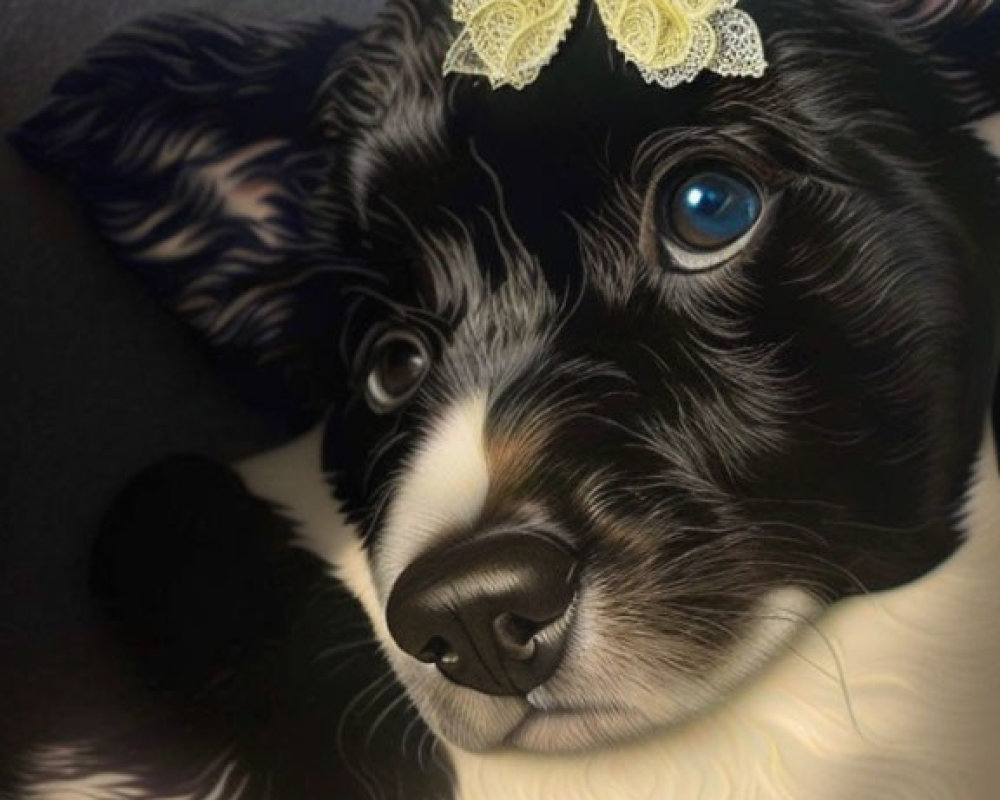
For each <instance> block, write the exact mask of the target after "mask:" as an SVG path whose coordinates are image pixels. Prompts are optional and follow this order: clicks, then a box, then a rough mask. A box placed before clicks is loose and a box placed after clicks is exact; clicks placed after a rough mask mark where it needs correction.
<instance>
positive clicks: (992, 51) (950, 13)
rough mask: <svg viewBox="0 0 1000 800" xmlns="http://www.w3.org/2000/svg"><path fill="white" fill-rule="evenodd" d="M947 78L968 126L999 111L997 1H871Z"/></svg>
mask: <svg viewBox="0 0 1000 800" xmlns="http://www.w3.org/2000/svg"><path fill="white" fill-rule="evenodd" d="M876 2H877V3H879V4H880V5H881V6H882V7H883V8H884V9H885V10H886V11H887V12H888V13H889V14H891V15H892V17H893V18H894V19H895V20H896V21H897V22H898V24H899V25H901V26H902V27H903V28H904V29H906V30H908V31H910V32H911V33H913V34H914V35H916V36H917V37H919V38H920V39H922V40H924V41H925V42H927V43H928V44H929V45H930V47H931V51H932V53H933V54H934V55H935V56H937V57H938V58H939V59H940V61H941V66H942V68H943V69H944V70H945V71H946V72H948V73H950V74H951V75H953V76H954V77H955V79H956V86H957V87H959V91H960V92H961V94H962V99H963V100H964V103H965V107H966V109H967V113H968V117H967V119H968V121H970V122H971V121H975V120H978V119H982V118H984V117H987V116H989V115H990V114H994V113H997V112H1000V2H998V0H876Z"/></svg>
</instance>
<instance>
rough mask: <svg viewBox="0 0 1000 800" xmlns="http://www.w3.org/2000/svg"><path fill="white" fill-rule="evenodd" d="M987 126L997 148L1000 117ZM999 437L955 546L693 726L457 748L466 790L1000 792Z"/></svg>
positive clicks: (637, 795) (530, 794) (915, 799)
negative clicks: (628, 737)
mask: <svg viewBox="0 0 1000 800" xmlns="http://www.w3.org/2000/svg"><path fill="white" fill-rule="evenodd" d="M978 133H979V134H980V135H981V136H982V137H983V138H984V139H986V141H987V142H988V143H989V144H990V145H991V146H992V147H993V149H994V152H997V153H998V154H1000V115H998V116H995V117H993V118H991V119H989V120H987V121H986V122H984V123H982V124H981V125H980V126H979V128H978ZM996 464H997V462H996V457H995V453H994V448H993V440H992V435H991V434H990V433H989V432H987V435H986V436H985V437H984V444H983V447H982V451H981V455H980V463H979V469H978V479H977V481H976V482H975V484H974V487H973V489H972V491H971V492H970V494H969V498H968V503H967V508H966V515H965V516H966V519H965V523H966V531H967V534H968V539H967V542H966V544H965V545H964V546H963V547H962V549H961V550H960V551H959V553H958V554H957V555H956V556H955V557H953V558H952V559H950V560H949V561H948V562H947V563H945V564H944V565H942V566H941V567H940V568H939V569H937V570H935V571H934V572H932V573H931V574H929V575H927V576H926V577H925V578H923V579H922V580H920V581H918V582H916V583H914V584H911V585H909V586H907V587H905V588H902V589H898V590H896V591H893V592H887V593H884V594H878V595H870V596H865V597H858V598H855V599H853V600H851V601H849V602H846V603H843V604H841V605H840V606H839V607H838V608H836V610H834V611H833V612H832V613H830V614H828V615H826V616H825V617H824V618H823V619H821V620H820V621H819V622H818V623H817V624H816V625H815V627H814V628H812V629H810V630H808V631H806V633H805V634H804V635H803V636H802V637H800V638H799V639H798V640H797V641H796V642H795V643H794V645H793V648H792V652H790V653H789V654H788V655H787V657H785V658H783V659H782V660H781V661H780V662H779V663H776V664H774V665H773V666H772V668H770V669H769V670H768V671H767V673H766V674H764V675H763V676H761V678H760V679H759V680H756V681H754V682H753V684H752V685H751V686H748V687H747V689H746V691H745V692H744V693H743V695H742V696H740V697H737V698H734V699H733V701H732V702H730V703H728V704H726V705H725V706H724V707H723V708H720V709H719V710H718V711H717V712H716V713H714V714H712V715H709V716H706V717H704V718H702V719H700V720H699V721H698V722H696V723H694V724H691V725H689V726H687V727H686V728H684V729H681V730H676V731H671V732H669V733H665V734H663V735H661V736H658V737H652V738H649V739H646V740H644V741H642V742H638V743H635V744H631V745H629V746H625V747H621V748H619V749H616V750H614V751H610V752H603V753H598V754H589V755H580V756H575V757H569V758H553V757H550V756H545V757H532V756H527V755H520V754H510V755H498V756H475V755H470V754H466V753H462V752H459V751H453V752H452V753H451V755H452V758H453V760H454V763H455V765H456V770H457V774H458V788H459V795H460V797H461V800H541V799H542V798H544V800H699V799H700V798H705V800H717V799H718V798H725V799H726V800H743V798H746V800H779V799H781V800H784V799H785V798H787V799H788V800H803V799H804V798H808V800H887V798H899V799H900V800H904V799H905V800H993V798H996V797H1000V476H998V473H997V466H996Z"/></svg>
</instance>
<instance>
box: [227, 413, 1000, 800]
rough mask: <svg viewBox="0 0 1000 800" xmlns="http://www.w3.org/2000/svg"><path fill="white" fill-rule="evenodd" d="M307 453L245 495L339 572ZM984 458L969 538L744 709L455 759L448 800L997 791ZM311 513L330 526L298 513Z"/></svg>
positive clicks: (993, 547)
mask: <svg viewBox="0 0 1000 800" xmlns="http://www.w3.org/2000/svg"><path fill="white" fill-rule="evenodd" d="M314 441H315V440H314ZM314 447H315V443H312V444H310V443H309V442H304V443H303V444H301V445H297V446H293V448H290V449H289V450H288V451H286V452H285V457H284V458H279V459H277V460H274V459H272V458H264V459H261V460H259V461H257V462H256V463H254V464H251V465H247V467H245V468H244V470H243V473H244V476H245V477H246V479H247V480H248V482H249V483H250V484H251V486H252V488H254V489H256V490H258V491H261V492H263V493H265V494H270V495H271V496H272V497H273V496H275V494H277V495H279V496H281V495H285V497H286V498H287V499H288V500H289V501H290V505H293V506H294V507H295V508H294V511H293V514H294V515H295V516H297V517H298V518H299V519H300V520H301V521H302V523H303V524H302V527H301V528H300V531H301V534H302V537H303V542H304V543H305V544H306V545H307V546H308V547H310V549H314V550H318V551H320V554H321V555H322V556H323V557H325V558H327V559H329V560H330V562H331V563H339V564H341V565H342V567H341V572H342V574H343V572H344V570H345V569H346V570H350V569H351V566H350V565H351V564H352V562H354V561H355V557H354V554H355V553H356V546H355V545H354V543H353V542H352V541H351V538H345V537H347V536H348V531H346V530H344V529H340V530H339V531H338V530H336V527H337V525H336V522H335V521H334V520H335V515H334V517H333V518H331V515H330V513H329V512H330V507H329V503H330V501H329V499H328V498H327V497H324V496H323V493H322V492H321V487H320V486H319V485H318V484H317V482H316V481H315V478H313V480H312V481H308V480H303V479H302V478H303V477H304V476H303V473H302V472H301V471H298V474H299V478H296V477H295V472H294V471H292V470H290V466H291V464H292V463H294V462H296V461H298V460H299V457H301V456H302V455H303V454H304V453H305V452H308V450H309V449H311V448H314ZM980 459H981V461H980V464H979V472H978V479H977V481H976V482H975V485H974V488H973V490H972V491H971V492H970V495H969V501H968V504H967V509H966V530H967V531H968V540H967V542H966V544H965V545H964V546H963V547H962V548H961V550H960V551H959V552H958V553H957V554H956V555H955V556H954V557H953V558H951V559H950V560H949V561H948V562H946V563H945V564H943V565H942V566H941V567H940V568H938V569H937V570H935V571H934V572H932V573H931V574H929V575H927V576H926V577H925V578H923V579H922V580H920V581H917V582H916V583H913V584H911V585H909V586H906V587H904V588H902V589H898V590H895V591H892V592H887V593H884V594H877V595H870V596H865V597H859V598H855V599H853V600H850V601H848V602H845V603H842V604H841V605H840V606H839V607H837V608H836V609H835V610H834V611H833V612H831V613H830V614H828V615H826V616H825V617H824V618H822V619H821V620H820V621H819V622H818V623H817V624H816V625H815V627H813V628H811V629H808V630H806V631H805V633H804V634H803V635H802V636H801V637H800V638H799V639H798V640H797V641H795V643H794V645H793V647H792V650H791V652H789V653H788V654H787V655H786V656H785V657H783V658H782V659H781V660H780V661H779V662H778V663H775V664H774V665H773V666H772V667H771V668H770V669H769V670H768V671H767V672H766V673H765V674H764V675H762V676H761V677H760V678H759V679H757V680H755V681H754V682H753V683H752V684H751V685H750V686H748V687H747V688H746V690H745V691H744V692H743V694H742V695H741V696H739V697H736V698H733V699H732V700H731V701H730V702H729V703H727V704H726V705H725V706H723V707H722V708H720V709H718V711H716V712H715V713H713V714H711V715H709V716H706V717H704V718H702V719H700V720H698V721H697V722H696V723H694V724H691V725H689V726H687V727H685V728H683V729H679V730H675V731H671V732H668V733H664V734H662V735H660V736H656V737H651V738H648V739H645V740H643V741H642V742H637V743H634V744H630V745H628V746H624V747H620V748H617V749H615V750H610V751H605V752H600V753H595V754H586V755H579V756H573V757H553V756H529V755H524V754H503V755H492V756H481V755H472V754H468V753H463V752H461V751H457V750H453V751H452V752H451V757H452V760H453V763H454V765H455V768H456V772H457V778H458V780H457V789H458V795H459V797H460V798H461V800H697V799H698V798H706V800H717V799H718V798H726V800H740V799H741V798H747V799H748V800H749V799H751V798H752V799H753V800H772V799H773V800H778V798H781V799H784V798H788V799H789V800H803V799H804V798H808V800H868V799H869V798H871V800H876V798H877V800H886V798H900V799H901V800H902V799H903V798H905V800H992V798H995V797H996V796H997V791H998V789H997V787H1000V758H998V757H997V756H996V753H997V751H998V749H1000V748H998V745H997V742H998V741H1000V475H998V472H997V468H996V458H995V454H994V448H993V445H992V435H991V433H989V432H987V435H986V436H985V437H984V444H983V448H982V453H981V456H980ZM282 482H284V483H285V488H286V489H288V490H290V492H289V493H290V494H291V495H292V497H288V495H286V494H285V492H282V491H280V489H281V488H282V487H281V485H280V484H281V483H282ZM310 485H313V486H314V489H315V491H311V490H309V489H308V487H309V486H310ZM276 490H279V491H276ZM312 503H316V506H315V507H314V508H312V509H311V511H312V512H319V511H322V510H323V508H322V507H323V506H325V507H326V508H325V511H326V513H323V514H319V513H302V512H306V511H307V507H308V506H309V505H312ZM300 514H301V516H300ZM320 520H323V522H320ZM331 523H332V527H331ZM320 543H322V545H321V544H320ZM343 577H345V579H346V580H347V582H348V583H352V584H353V583H355V581H353V580H351V578H350V576H349V575H343ZM362 600H364V601H368V602H367V603H366V604H369V605H371V606H372V607H373V608H375V609H377V604H375V603H373V602H371V601H372V598H362ZM383 633H384V631H383Z"/></svg>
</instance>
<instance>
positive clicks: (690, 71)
mask: <svg viewBox="0 0 1000 800" xmlns="http://www.w3.org/2000/svg"><path fill="white" fill-rule="evenodd" d="M594 2H595V4H596V5H597V8H598V9H599V11H600V14H601V18H602V19H603V20H604V25H605V27H606V28H607V30H608V34H609V36H610V37H611V39H612V40H614V42H615V44H616V45H617V46H618V49H619V50H621V52H622V54H623V55H624V56H625V58H626V59H628V60H629V61H631V62H632V63H634V64H635V65H636V66H637V67H638V68H639V71H640V72H641V73H642V75H643V77H644V78H645V79H646V80H647V81H649V82H650V83H657V84H659V85H660V86H662V87H664V88H665V89H671V88H673V87H675V86H678V85H679V84H681V83H686V82H688V81H692V80H694V79H695V78H696V77H697V76H698V75H699V74H700V73H701V72H702V71H703V70H706V69H708V70H711V71H712V72H715V73H717V74H719V75H726V76H744V77H749V76H752V77H755V78H759V77H760V76H761V75H763V74H764V71H765V70H766V69H767V60H766V59H765V58H764V47H763V43H762V42H761V38H760V31H759V30H758V29H757V24H756V23H755V22H754V21H753V19H752V18H751V17H750V15H749V14H747V13H745V12H743V11H740V10H739V9H737V8H736V4H737V2H738V0H594ZM579 6H580V0H454V6H453V9H452V15H453V16H454V18H455V20H456V21H457V22H460V23H462V25H463V28H462V32H461V33H460V34H459V36H458V39H457V40H456V42H455V44H454V45H453V46H452V48H451V50H450V51H449V53H448V57H447V59H446V61H445V67H444V68H445V73H449V72H458V73H464V74H467V75H485V76H486V77H488V78H489V79H490V82H491V83H492V84H493V87H494V88H497V87H500V86H513V87H514V88H516V89H523V88H524V87H525V86H527V85H528V84H529V83H532V82H533V81H534V80H535V79H536V78H537V77H538V76H539V74H540V73H541V71H542V69H544V68H545V67H546V66H547V65H548V64H549V62H550V61H551V60H552V59H553V58H554V57H555V55H556V53H557V52H558V50H559V47H560V45H561V44H562V42H563V40H564V39H565V38H566V35H567V34H568V33H569V29H570V27H571V26H572V24H573V19H574V18H575V17H576V15H577V12H578V9H579Z"/></svg>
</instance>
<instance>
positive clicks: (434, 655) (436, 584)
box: [386, 528, 578, 696]
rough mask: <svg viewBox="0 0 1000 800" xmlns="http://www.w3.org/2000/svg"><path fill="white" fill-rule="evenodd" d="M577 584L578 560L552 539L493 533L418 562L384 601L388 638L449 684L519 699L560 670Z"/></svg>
mask: <svg viewBox="0 0 1000 800" xmlns="http://www.w3.org/2000/svg"><path fill="white" fill-rule="evenodd" d="M577 577H578V570H577V559H576V557H575V556H574V554H573V553H572V552H571V551H570V550H569V549H568V548H567V547H566V546H565V545H563V544H562V543H561V542H560V541H559V540H558V539H557V538H556V537H554V536H551V535H549V534H548V533H547V532H544V531H540V530H535V529H530V530H529V529H523V528H515V529H503V530H493V531H490V532H488V533H485V534H480V535H477V536H475V537H474V538H471V539H466V540H463V541H461V542H459V543H457V544H452V545H450V546H447V547H444V548H439V549H435V550H432V551H430V552H428V553H425V554H424V555H422V556H420V557H419V558H418V559H416V561H414V562H413V563H412V564H411V565H410V566H409V567H408V568H407V569H406V570H405V571H404V572H403V574H402V575H401V576H400V577H399V580H398V581H397V582H396V585H395V586H394V587H393V590H392V592H391V594H390V596H389V602H388V606H387V609H386V617H387V622H388V626H389V631H390V632H391V633H392V636H393V638H394V639H395V640H396V643H397V644H398V645H399V646H400V648H402V649H403V650H404V651H405V652H407V653H409V654H410V655H411V656H413V657H415V658H417V659H419V660H420V661H423V662H424V663H426V664H436V665H437V668H438V669H439V670H440V671H441V673H442V674H443V675H444V676H445V677H447V678H448V679H449V680H451V681H453V682H454V683H457V684H459V685H461V686H466V687H468V688H470V689H475V690H476V691H479V692H482V693H484V694H490V695H497V696H512V695H518V696H523V695H526V694H527V693H528V692H530V691H531V690H532V689H534V688H536V687H538V686H540V685H542V684H543V683H545V681H546V680H548V679H549V678H550V677H551V676H552V674H553V673H554V672H555V671H556V669H557V668H558V667H559V662H560V660H561V659H562V654H563V650H564V649H565V644H566V639H567V635H568V633H569V630H570V627H571V624H572V619H571V617H572V608H573V599H574V597H575V595H576V586H577Z"/></svg>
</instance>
